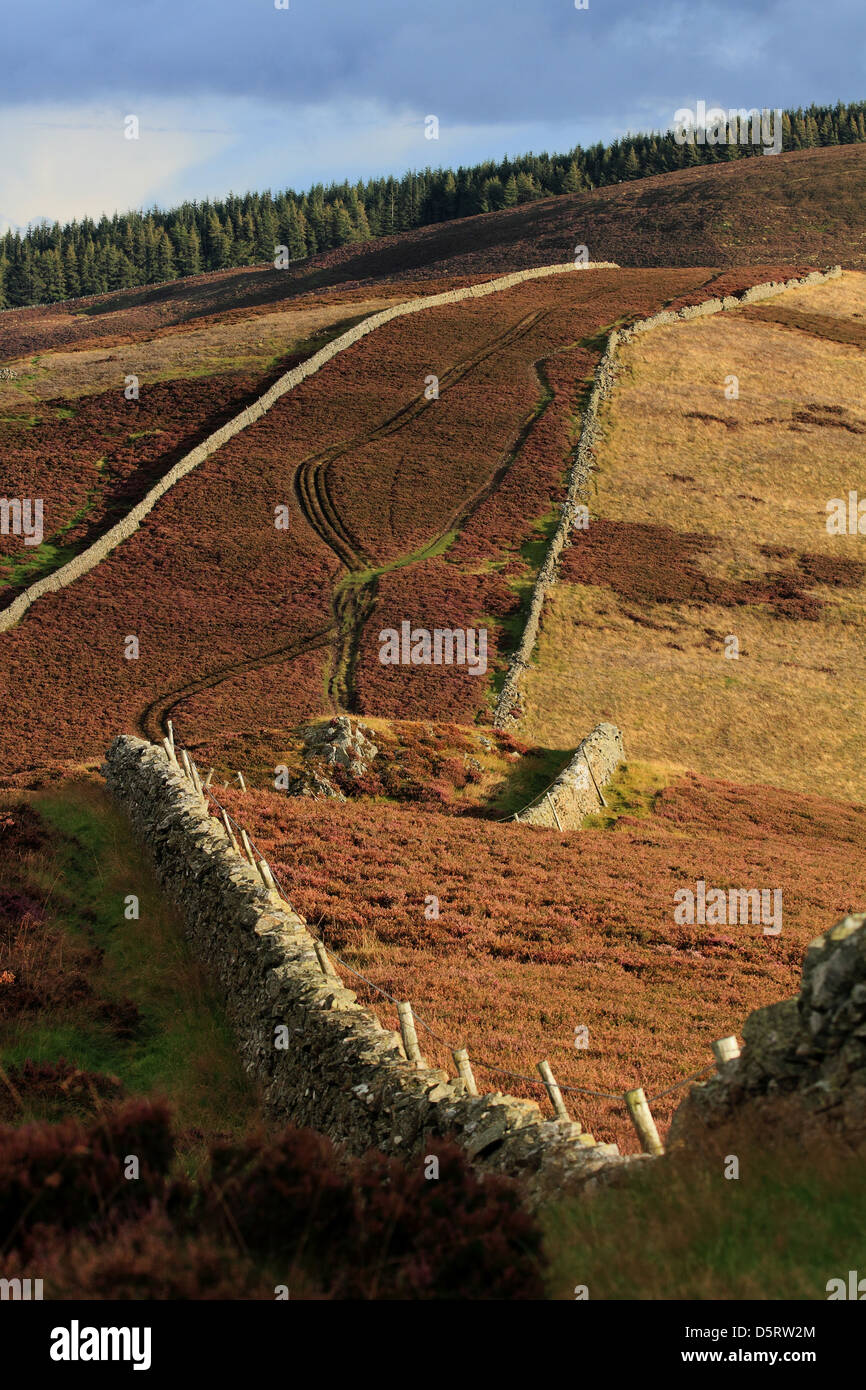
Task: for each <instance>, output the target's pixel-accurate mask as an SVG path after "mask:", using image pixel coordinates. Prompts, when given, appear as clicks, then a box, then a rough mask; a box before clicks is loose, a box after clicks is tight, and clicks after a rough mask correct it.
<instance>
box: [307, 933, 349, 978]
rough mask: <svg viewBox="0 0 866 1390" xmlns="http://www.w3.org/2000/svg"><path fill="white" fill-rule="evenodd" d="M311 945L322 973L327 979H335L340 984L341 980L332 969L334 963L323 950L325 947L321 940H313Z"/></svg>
mask: <svg viewBox="0 0 866 1390" xmlns="http://www.w3.org/2000/svg"><path fill="white" fill-rule="evenodd" d="M313 947H314V949H315V952H316V955H317V957H318V960H319V965H320V966H321V967H322V974H323V975H326V976H327V977H328V979H329V980H336V981H337V982H338V983H339V984H342V983H343V982H342V980H341V979H340V977H339V975H338V974H337V972H336V970H335V969H334V963H333V961H332V960H331V957H330V956H329V955H328V952H327V951H326V950H325V947H324V945H323V944H322V942H321V941H314V942H313Z"/></svg>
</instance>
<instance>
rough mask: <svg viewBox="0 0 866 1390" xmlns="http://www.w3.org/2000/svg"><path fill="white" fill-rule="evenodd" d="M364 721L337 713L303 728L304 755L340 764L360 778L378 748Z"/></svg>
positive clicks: (377, 752)
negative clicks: (334, 716)
mask: <svg viewBox="0 0 866 1390" xmlns="http://www.w3.org/2000/svg"><path fill="white" fill-rule="evenodd" d="M369 733H370V730H369V729H368V728H367V726H366V724H362V723H361V721H360V720H356V721H355V723H354V724H353V723H352V721H351V719H350V718H349V717H348V715H345V714H340V715H337V717H336V718H334V719H331V720H330V721H329V722H328V723H327V724H324V725H322V724H317V725H313V726H312V727H311V728H309V729H306V730H305V731H304V743H305V745H306V747H305V750H304V757H305V758H322V759H323V760H324V762H326V763H327V764H328V765H329V766H331V767H344V768H345V769H346V771H347V772H350V773H351V774H352V776H353V777H362V776H363V775H364V773H365V772H366V771H367V769H368V768H369V766H370V763H371V762H372V761H373V759H374V758H376V757H378V755H379V750H378V748H377V747H376V745H375V743H374V742H373V740H372V739H371V738H369V737H368V735H369Z"/></svg>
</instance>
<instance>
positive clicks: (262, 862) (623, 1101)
mask: <svg viewBox="0 0 866 1390" xmlns="http://www.w3.org/2000/svg"><path fill="white" fill-rule="evenodd" d="M163 748H164V751H165V753H166V755H167V757H168V758H169V761H170V762H174V763H175V764H176V766H177V768H178V771H180V772H181V773H183V774H184V775H185V776H186V778H187V780H188V782H189V783H190V785H191V786H192V788H193V790H194V791H196V792H198V793H199V794H200V795H201V796H202V797H203V798H204V800H205V803H206V804H207V803H208V802H209V803H210V804H211V805H212V806H213V807H215V808H216V811H217V812H218V813H219V816H220V817H221V818H222V820H223V822H224V824H225V825H226V828H227V829H228V827H229V826H230V827H231V831H230V834H231V835H232V838H233V839H234V838H235V832H236V833H237V834H236V840H239V841H240V845H238V844H237V843H235V848H236V850H237V852H238V854H239V855H240V857H241V858H242V859H243V860H244V862H247V863H250V864H251V865H252V867H253V868H255V869H257V870H258V872H259V875H260V877H261V879H262V882H263V883H264V885H265V887H267V888H274V889H276V891H277V892H278V893H279V895H280V896H281V897H282V899H283V900H284V901H285V903H286V905H287V906H288V907H291V898H290V895H289V891H288V889H287V887H286V885H285V884H284V883H283V882H282V879H281V878H280V877H279V875H278V874H277V873H275V872H274V869H273V867H272V866H271V865H270V864H269V863H268V861H267V859H266V857H265V855H264V853H263V852H262V850H261V849H260V848H259V846H258V845H257V844H256V842H255V840H254V839H253V838H252V836H251V835H250V834H249V832H248V831H247V830H246V828H245V827H244V826H242V825H241V824H240V823H239V822H238V821H236V820H235V819H234V817H233V816H232V815H231V814H230V812H229V811H228V809H227V808H226V807H225V806H224V805H223V804H222V803H221V802H220V801H219V799H218V798H217V796H216V794H215V793H214V791H213V789H212V787H211V786H210V777H209V778H208V781H207V782H205V783H203V782H202V780H201V777H200V775H199V772H198V769H197V767H196V765H195V763H194V762H193V761H192V759H191V758H190V756H189V754H188V753H187V752H186V750H185V749H184V750H182V751H181V754H180V759H178V757H177V754H176V751H175V747H174V736H173V731H172V728H171V721H169V737H168V738H166V739H164V740H163ZM212 773H213V769H211V774H210V775H212ZM236 775H237V777H238V781H239V785H240V788H241V790H242V791H246V790H247V786H246V781H245V779H244V778H243V776H242V774H241V773H237V774H236ZM542 795H544V793H542ZM537 800H539V798H534V800H533V802H530V803H529V804H530V805H533V804H535V801H537ZM506 819H511V817H506ZM240 846H243V850H242V849H241V847H240ZM247 847H249V848H247ZM244 851H247V852H246V854H245V853H244ZM292 910H293V911H294V909H292ZM305 928H306V931H307V933H308V934H309V936H310V937H311V938H312V940H313V941H314V943H318V945H319V947H320V948H321V950H322V951H323V952H324V953H325V955H326V957H327V959H328V960H329V961H331V962H333V963H334V964H335V965H337V966H339V967H340V969H341V970H344V971H345V972H346V974H347V975H350V976H352V978H353V979H355V980H358V981H361V982H362V983H363V984H364V985H365V986H366V987H367V988H368V989H369V990H370V991H371V993H372V994H373V995H374V996H375V995H378V996H379V997H380V998H382V999H385V1000H387V1001H388V1003H389V1004H391V1005H393V1006H394V1007H395V1008H396V1010H397V1012H398V1017H399V1018H400V1031H401V1034H402V1040H403V1046H404V1051H405V1052H406V1055H407V1057H408V1058H409V1059H410V1060H412V1058H413V1054H414V1055H415V1056H416V1057H419V1056H420V1054H419V1053H418V1046H417V1039H416V1036H415V1030H414V1026H412V1025H413V1024H418V1025H419V1026H420V1027H421V1028H423V1029H424V1031H425V1032H426V1033H427V1034H429V1036H430V1037H431V1038H433V1039H434V1040H435V1041H436V1042H437V1043H438V1044H439V1045H440V1046H441V1047H443V1048H445V1049H446V1050H447V1051H448V1052H450V1053H451V1055H452V1057H453V1058H454V1059H455V1062H456V1063H458V1068H459V1071H460V1075H461V1077H463V1079H464V1080H466V1081H467V1083H468V1084H469V1086H470V1090H471V1091H472V1093H474V1094H477V1090H474V1077H473V1074H472V1067H480V1068H481V1069H482V1070H483V1071H485V1072H489V1073H491V1074H492V1075H496V1076H503V1077H508V1079H509V1080H511V1081H519V1082H521V1083H523V1084H524V1085H527V1086H531V1087H535V1088H542V1089H544V1090H545V1091H546V1092H547V1095H548V1097H549V1099H550V1101H551V1104H552V1105H553V1109H554V1113H555V1114H556V1116H557V1118H559V1119H567V1120H570V1119H571V1116H570V1115H569V1114H568V1112H567V1110H566V1108H565V1105H564V1102H563V1101H562V1097H561V1094H560V1093H561V1092H563V1091H565V1092H567V1093H568V1094H570V1095H580V1096H588V1097H592V1098H594V1099H598V1100H608V1101H614V1102H616V1103H617V1104H618V1105H620V1106H621V1107H623V1109H624V1110H625V1111H626V1113H627V1114H628V1115H629V1117H630V1119H631V1121H632V1123H633V1125H634V1127H635V1129H636V1131H637V1134H638V1137H639V1139H640V1141H641V1146H642V1148H643V1150H644V1152H647V1153H655V1154H660V1153H663V1152H664V1148H663V1145H662V1143H661V1140H660V1139H659V1136H658V1131H657V1129H656V1126H655V1121H654V1120H653V1117H652V1114H651V1111H650V1106H651V1105H653V1104H655V1102H656V1101H659V1100H662V1099H663V1098H664V1097H666V1096H669V1095H672V1094H673V1093H674V1092H675V1091H679V1090H681V1089H682V1088H683V1087H684V1086H689V1085H691V1084H692V1083H693V1082H695V1081H699V1080H700V1079H701V1078H702V1077H705V1076H707V1075H708V1074H709V1073H710V1072H712V1071H714V1070H715V1069H716V1068H717V1067H718V1066H720V1065H721V1064H723V1063H725V1062H728V1061H733V1060H734V1059H735V1058H736V1057H737V1056H738V1055H739V1044H738V1043H737V1040H736V1038H735V1037H728V1038H722V1039H719V1041H718V1042H715V1043H714V1044H713V1053H714V1061H712V1062H710V1063H709V1064H708V1065H707V1066H705V1067H702V1068H701V1069H700V1070H699V1071H696V1072H692V1073H691V1074H690V1075H689V1076H684V1077H682V1078H681V1079H680V1080H679V1081H676V1082H675V1083H674V1084H673V1085H672V1086H667V1087H665V1088H664V1089H663V1090H661V1091H656V1092H654V1093H653V1094H652V1095H650V1096H647V1095H646V1094H645V1092H644V1089H643V1087H634V1088H632V1089H630V1090H627V1091H599V1090H595V1089H592V1088H590V1087H587V1086H574V1085H571V1084H569V1083H565V1082H557V1081H556V1080H555V1078H554V1077H553V1074H552V1073H551V1071H550V1068H549V1065H548V1063H547V1062H540V1063H539V1064H538V1067H539V1072H540V1076H538V1077H536V1076H529V1075H527V1074H526V1073H524V1072H518V1071H512V1070H510V1069H509V1068H507V1067H503V1066H501V1065H499V1064H498V1063H497V1062H494V1061H489V1060H487V1059H486V1058H482V1057H477V1056H475V1055H474V1054H473V1056H472V1063H471V1066H470V1065H469V1061H468V1052H467V1050H466V1048H465V1046H464V1044H462V1043H461V1044H457V1043H454V1042H453V1041H451V1040H449V1039H448V1038H445V1037H443V1036H442V1034H441V1033H439V1032H438V1031H437V1030H436V1029H435V1028H434V1027H433V1026H432V1024H430V1023H429V1022H428V1021H427V1020H426V1019H425V1018H422V1017H421V1015H420V1014H418V1013H417V1012H416V1011H415V1008H414V1007H413V1006H412V1005H409V1004H407V1003H406V1001H403V1000H400V999H397V998H396V997H395V996H394V995H393V994H389V993H388V991H387V990H386V989H383V988H382V986H381V985H378V984H376V982H375V981H374V980H371V979H370V978H369V977H368V976H367V975H365V974H363V972H362V971H360V970H358V969H356V967H355V966H353V965H350V964H349V962H348V961H347V960H344V959H343V957H342V956H340V955H338V954H337V952H336V951H334V950H333V948H332V947H331V946H329V945H328V943H327V942H326V941H325V940H324V938H323V937H322V936H321V934H320V933H318V932H317V930H316V929H315V928H314V927H312V926H311V925H310V924H309V923H306V922H305ZM324 968H325V967H324V964H322V969H323V970H324ZM407 1010H408V1015H407V1013H406V1011H407ZM458 1059H459V1060H458Z"/></svg>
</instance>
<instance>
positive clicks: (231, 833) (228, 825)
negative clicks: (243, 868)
mask: <svg viewBox="0 0 866 1390" xmlns="http://www.w3.org/2000/svg"><path fill="white" fill-rule="evenodd" d="M220 814H221V816H222V821H223V825H224V826H225V828H226V834H227V835H228V837H229V839H230V840H231V844H232V849H233V850H234V852H235V854H236V855H237V856H238V858H240V853H241V851H240V846H239V845H238V842H237V840H236V839H235V832H234V831H233V830H232V823H231V821H230V820H229V817H228V812H227V811H221V812H220Z"/></svg>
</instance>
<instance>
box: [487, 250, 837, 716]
mask: <svg viewBox="0 0 866 1390" xmlns="http://www.w3.org/2000/svg"><path fill="white" fill-rule="evenodd" d="M841 274H842V267H841V266H838V265H836V266H832V267H830V269H828V270H825V271H820V270H813V271H812V272H811V274H809V275H804V276H802V277H800V278H799V279H792V280H784V281H776V280H771V281H767V282H766V283H765V284H763V285H753V286H752V288H751V289H748V290H745V291H744V292H743V294H741V295H726V296H725V297H724V298H723V299H718V298H715V299H707V300H704V302H703V303H702V304H692V305H689V306H688V307H687V308H685V309H678V310H676V311H671V310H663V311H662V312H661V313H658V314H653V315H652V316H651V317H650V318H646V319H640V320H639V321H638V322H637V323H634V324H632V325H631V326H630V327H629V328H624V329H620V330H618V331H617V330H614V332H612V333H611V334H610V336H609V337H608V340H607V346H606V347H605V350H604V353H603V354H602V357H601V361H600V362H599V364H598V367H597V368H596V372H595V377H594V379H593V384H592V389H591V391H590V394H589V399H588V400H587V403H586V408H585V410H584V414H583V421H582V424H581V430H580V436H579V438H578V442H577V448H576V450H575V453H574V457H573V459H572V463H571V468H570V470H569V477H568V492H567V495H566V500H565V502H564V503H563V507H562V516H561V517H560V521H559V525H558V526H557V528H556V530H555V531H554V533H553V535H552V537H551V539H550V544H549V546H548V548H547V554H546V555H545V558H544V563H543V564H542V566H541V569H540V570H539V572H538V576H537V578H536V580H535V585H534V586H533V590H532V594H531V596H530V601H529V609H528V612H527V615H526V622H525V624H524V628H523V633H522V634H521V639H520V643H519V645H518V647H517V650H516V651H515V652H514V655H513V656H512V658H511V661H510V663H509V666H508V672H507V674H506V677H505V681H504V682H503V685H502V689H501V691H500V694H499V699H498V700H497V702H496V710H495V713H494V716H493V722H494V724H495V725H496V726H497V727H498V728H505V727H507V725H508V724H513V723H516V722H517V720H518V719H519V717H520V688H521V685H522V682H523V673H524V671H525V670H526V668H527V667H528V666H529V663H530V660H531V657H532V653H533V651H534V649H535V643H536V641H537V639H538V629H539V625H540V622H541V612H542V608H543V607H544V600H545V597H546V595H547V591H548V589H550V587H551V586H552V585H553V584H554V583H555V582H556V576H557V570H558V565H559V557H560V555H561V554H562V551H563V549H564V548H565V546H566V545H569V544H570V543H571V537H572V534H573V527H574V522H575V518H576V515H577V508H578V506H579V505H580V504H581V503H586V501H587V495H586V493H587V483H588V481H589V476H590V473H591V472H592V469H593V468H594V466H595V445H596V441H597V438H598V428H599V426H598V417H599V411H600V408H601V406H602V404H603V403H604V402H605V401H606V400H608V399H609V397H610V395H611V394H612V391H613V386H614V381H615V378H616V360H617V352H618V350H619V348H620V347H621V346H622V345H623V344H624V343H628V342H630V341H631V339H632V338H634V337H636V336H637V335H638V334H641V333H648V332H649V331H650V329H653V328H662V327H665V326H667V325H670V324H674V323H682V322H684V321H687V320H689V319H697V318H705V317H706V316H707V315H708V314H718V313H721V312H722V311H723V310H725V309H739V308H742V306H743V305H744V304H754V303H756V302H757V301H759V300H762V299H771V298H773V296H775V295H777V294H782V293H783V291H784V290H792V289H798V288H799V287H801V286H803V285H816V284H819V283H820V282H821V281H823V280H833V279H836V278H837V277H838V276H840V275H841Z"/></svg>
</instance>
